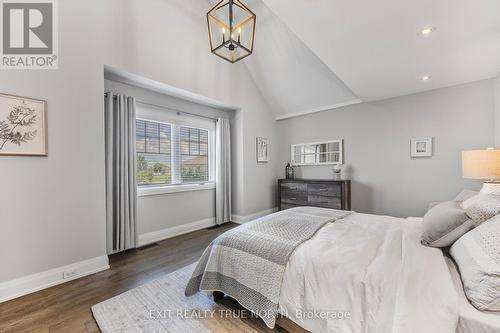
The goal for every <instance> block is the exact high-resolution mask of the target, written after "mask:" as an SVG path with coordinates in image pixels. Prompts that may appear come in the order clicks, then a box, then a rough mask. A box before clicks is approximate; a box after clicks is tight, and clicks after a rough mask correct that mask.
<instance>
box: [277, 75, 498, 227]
mask: <svg viewBox="0 0 500 333" xmlns="http://www.w3.org/2000/svg"><path fill="white" fill-rule="evenodd" d="M494 83H495V82H494V80H486V81H480V82H475V83H470V84H466V85H460V86H455V87H451V88H445V89H439V90H434V91H430V92H425V93H420V94H415V95H409V96H404V97H399V98H394V99H389V100H384V101H380V102H375V103H366V104H359V105H355V106H351V107H346V108H342V109H336V110H330V111H326V112H320V113H316V114H312V115H308V116H303V117H299V118H292V119H288V120H283V121H279V122H278V133H279V138H280V149H279V152H280V156H279V159H280V166H279V172H280V175H281V176H283V174H284V166H285V164H286V162H287V161H289V160H290V145H291V144H294V143H303V142H314V141H321V140H328V139H344V152H345V165H344V169H348V170H349V174H350V177H351V178H352V179H353V181H354V183H353V194H352V200H353V209H354V210H356V211H359V212H364V213H374V214H386V215H394V216H400V217H406V216H422V215H423V214H424V213H425V211H426V208H427V205H428V204H429V202H432V201H440V200H449V199H451V198H452V197H453V196H454V195H455V194H457V193H458V192H459V191H460V190H461V189H462V188H465V187H467V188H478V187H479V186H480V183H479V182H477V181H468V180H463V179H462V177H461V151H462V150H465V149H473V148H485V147H487V146H492V145H493V143H494V122H493V119H494V97H493V96H494V94H493V90H494ZM427 136H431V137H434V140H435V154H434V156H433V157H432V158H418V159H411V158H410V138H412V137H427ZM298 173H299V176H302V177H304V178H332V168H331V167H327V166H309V167H302V168H300V169H299V170H298Z"/></svg>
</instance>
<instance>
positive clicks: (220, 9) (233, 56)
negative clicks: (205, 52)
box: [207, 0, 257, 63]
mask: <svg viewBox="0 0 500 333" xmlns="http://www.w3.org/2000/svg"><path fill="white" fill-rule="evenodd" d="M256 18H257V17H256V16H255V14H254V13H253V12H252V11H251V10H250V9H248V7H246V6H245V5H244V4H243V3H241V1H239V0H221V1H220V2H219V3H218V4H217V5H215V7H214V8H212V9H211V10H210V11H209V12H208V13H207V23H208V36H209V38H210V49H211V50H212V53H214V54H215V55H217V56H219V57H221V58H223V59H225V60H227V61H229V62H230V63H235V62H237V61H239V60H241V59H243V58H246V57H248V56H249V55H251V54H252V52H253V43H254V37H255V20H256Z"/></svg>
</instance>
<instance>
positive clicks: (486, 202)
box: [461, 194, 500, 225]
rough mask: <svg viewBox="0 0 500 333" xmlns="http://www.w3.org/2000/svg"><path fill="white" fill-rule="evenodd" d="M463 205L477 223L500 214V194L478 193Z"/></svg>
mask: <svg viewBox="0 0 500 333" xmlns="http://www.w3.org/2000/svg"><path fill="white" fill-rule="evenodd" d="M461 205H462V208H463V209H464V210H465V212H466V213H467V215H468V216H469V217H470V218H471V219H472V220H473V221H474V223H476V225H479V224H481V223H483V222H484V221H486V220H488V219H490V218H492V217H493V216H495V215H498V214H500V196H499V195H495V194H478V195H476V196H473V197H472V198H469V199H467V200H465V201H464V202H462V204H461Z"/></svg>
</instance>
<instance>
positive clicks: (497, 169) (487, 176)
mask: <svg viewBox="0 0 500 333" xmlns="http://www.w3.org/2000/svg"><path fill="white" fill-rule="evenodd" d="M462 176H463V177H464V178H468V179H483V180H485V181H484V183H483V188H482V189H481V193H495V194H500V181H499V179H500V149H494V148H488V149H483V150H467V151H463V152H462Z"/></svg>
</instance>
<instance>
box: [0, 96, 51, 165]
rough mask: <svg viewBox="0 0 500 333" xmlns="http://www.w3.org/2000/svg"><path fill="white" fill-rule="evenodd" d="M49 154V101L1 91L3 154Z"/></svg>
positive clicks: (0, 136)
mask: <svg viewBox="0 0 500 333" xmlns="http://www.w3.org/2000/svg"><path fill="white" fill-rule="evenodd" d="M1 155H25V156H47V102H46V101H43V100H39V99H33V98H28V97H21V96H12V95H5V94H0V156H1Z"/></svg>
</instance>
